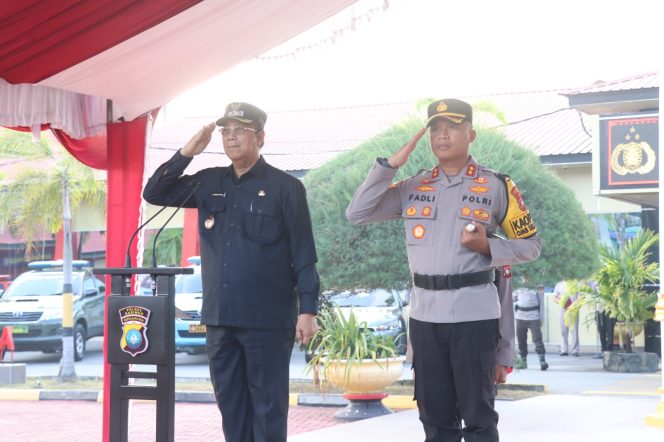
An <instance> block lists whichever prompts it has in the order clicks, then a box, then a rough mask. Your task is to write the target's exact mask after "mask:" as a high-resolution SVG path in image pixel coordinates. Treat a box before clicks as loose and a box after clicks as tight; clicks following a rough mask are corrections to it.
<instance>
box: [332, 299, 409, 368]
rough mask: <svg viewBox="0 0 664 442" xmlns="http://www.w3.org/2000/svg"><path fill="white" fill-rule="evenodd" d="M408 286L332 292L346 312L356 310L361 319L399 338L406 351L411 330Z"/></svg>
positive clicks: (398, 347)
mask: <svg viewBox="0 0 664 442" xmlns="http://www.w3.org/2000/svg"><path fill="white" fill-rule="evenodd" d="M408 294H409V292H408V291H407V290H401V291H399V290H385V289H372V290H357V291H347V292H339V293H335V294H332V295H330V296H329V297H328V300H329V302H330V303H331V304H332V305H336V306H339V308H340V310H341V312H342V313H343V314H344V316H346V317H348V316H350V312H351V311H352V312H353V313H354V314H355V317H356V318H357V319H358V321H359V322H366V323H367V327H368V328H369V329H371V330H372V331H374V332H375V333H379V334H382V335H389V336H392V337H393V338H394V339H395V342H396V345H397V350H398V351H399V354H402V355H403V354H406V346H407V339H408V338H407V331H408V308H407V306H408Z"/></svg>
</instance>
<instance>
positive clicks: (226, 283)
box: [143, 151, 320, 329]
mask: <svg viewBox="0 0 664 442" xmlns="http://www.w3.org/2000/svg"><path fill="white" fill-rule="evenodd" d="M191 160H192V158H188V157H185V156H183V155H181V154H180V153H179V151H178V152H177V153H176V154H175V155H174V156H173V157H172V158H171V159H170V160H169V161H167V162H166V163H164V164H163V165H161V166H160V167H159V168H158V169H157V170H156V171H155V173H154V174H153V176H152V177H151V178H150V180H149V181H148V183H147V185H146V186H145V190H144V192H143V197H144V198H145V200H146V201H148V202H150V203H151V204H155V205H170V206H177V205H179V204H180V203H181V202H182V200H183V199H184V198H185V197H186V195H187V194H189V193H190V192H191V191H192V189H193V188H194V186H199V187H198V189H196V190H195V194H194V196H193V197H192V198H190V199H189V200H188V201H187V202H186V203H185V205H184V207H196V208H198V229H199V233H200V241H201V246H200V247H201V261H202V266H201V271H202V276H203V307H202V312H201V323H202V324H207V325H217V326H237V327H248V328H263V329H284V328H290V327H294V325H295V321H296V314H297V309H296V305H297V299H296V294H295V292H294V288H295V286H297V295H299V311H300V313H316V312H317V308H318V294H319V290H320V283H319V279H318V274H317V272H316V266H315V263H316V260H317V258H316V250H315V245H314V239H313V232H312V227H311V220H310V216H309V209H308V206H307V200H306V193H305V189H304V186H303V185H302V183H301V182H300V181H299V180H298V179H297V178H295V177H293V176H291V175H289V174H287V173H285V172H283V171H281V170H279V169H276V168H274V167H272V166H270V165H269V164H267V163H266V162H265V160H264V159H263V157H260V159H259V160H258V162H257V163H256V164H255V165H254V166H253V167H252V168H251V170H249V171H248V172H247V173H246V174H244V175H243V176H242V177H241V178H240V179H238V178H237V177H236V175H235V173H234V172H233V168H232V167H231V166H229V167H214V168H208V169H203V170H201V171H199V172H197V173H196V174H194V175H182V173H183V172H184V169H185V168H186V167H187V165H188V164H189V163H190V162H191Z"/></svg>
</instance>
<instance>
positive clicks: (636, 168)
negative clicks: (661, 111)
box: [600, 115, 659, 189]
mask: <svg viewBox="0 0 664 442" xmlns="http://www.w3.org/2000/svg"><path fill="white" fill-rule="evenodd" d="M658 129H659V117H658V116H656V115H647V116H646V115H643V116H635V117H624V116H622V117H603V118H601V119H600V144H601V151H600V187H601V189H634V188H650V187H657V184H658V182H659V170H658V164H657V163H658V160H657V155H658V151H659V149H658V142H659V131H658Z"/></svg>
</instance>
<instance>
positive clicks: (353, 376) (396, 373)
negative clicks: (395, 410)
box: [325, 356, 406, 394]
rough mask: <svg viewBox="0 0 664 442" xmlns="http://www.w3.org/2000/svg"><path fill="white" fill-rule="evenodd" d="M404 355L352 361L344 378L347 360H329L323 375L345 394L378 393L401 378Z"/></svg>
mask: <svg viewBox="0 0 664 442" xmlns="http://www.w3.org/2000/svg"><path fill="white" fill-rule="evenodd" d="M405 360H406V358H405V357H404V356H399V357H396V358H387V359H376V360H375V361H374V360H372V359H365V360H362V361H360V362H359V363H353V364H352V365H351V367H350V372H349V373H348V378H346V367H347V365H348V361H347V360H337V361H330V362H329V364H327V368H326V369H325V377H326V379H327V380H328V382H330V383H331V384H333V385H335V386H337V387H339V388H342V389H343V390H344V392H345V393H346V394H365V393H380V392H383V391H385V387H387V386H388V385H392V384H393V383H395V382H396V381H398V380H399V378H401V373H402V372H403V363H404V361H405Z"/></svg>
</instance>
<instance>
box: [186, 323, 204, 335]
mask: <svg viewBox="0 0 664 442" xmlns="http://www.w3.org/2000/svg"><path fill="white" fill-rule="evenodd" d="M206 331H207V328H206V327H205V325H204V324H189V333H205V332H206Z"/></svg>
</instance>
